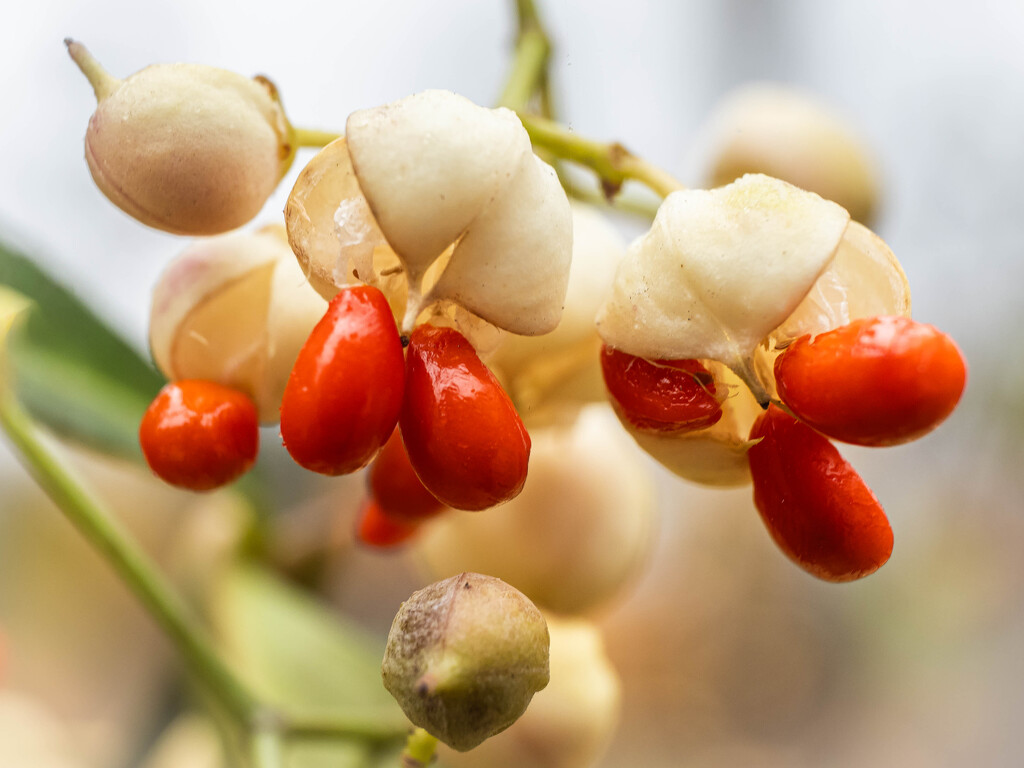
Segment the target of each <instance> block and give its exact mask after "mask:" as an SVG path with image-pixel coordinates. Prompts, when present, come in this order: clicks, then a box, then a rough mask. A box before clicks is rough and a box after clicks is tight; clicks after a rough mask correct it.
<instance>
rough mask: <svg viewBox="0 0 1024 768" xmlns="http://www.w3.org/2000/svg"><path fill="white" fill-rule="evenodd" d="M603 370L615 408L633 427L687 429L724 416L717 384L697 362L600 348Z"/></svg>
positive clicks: (669, 429) (665, 430) (705, 424)
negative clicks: (643, 356)
mask: <svg viewBox="0 0 1024 768" xmlns="http://www.w3.org/2000/svg"><path fill="white" fill-rule="evenodd" d="M601 372H602V373H603V374H604V381H605V386H606V387H607V388H608V394H610V395H611V397H612V404H613V405H614V406H615V408H616V410H617V411H618V412H619V413H620V414H621V415H622V416H623V418H625V419H626V421H628V422H629V423H630V424H632V425H633V426H634V427H636V428H637V429H643V430H648V431H654V432H689V431H694V430H698V429H704V428H705V427H710V426H711V425H713V424H715V423H716V422H717V421H718V420H719V419H720V418H722V406H721V404H720V403H719V402H718V400H717V399H716V397H715V382H714V380H713V379H712V377H711V374H710V373H709V372H708V370H707V368H705V367H704V366H703V365H701V364H700V363H699V362H698V361H697V360H655V361H653V362H652V361H649V360H644V359H643V358H641V357H634V356H633V355H629V354H626V353H625V352H620V351H618V350H615V349H611V348H609V347H602V349H601Z"/></svg>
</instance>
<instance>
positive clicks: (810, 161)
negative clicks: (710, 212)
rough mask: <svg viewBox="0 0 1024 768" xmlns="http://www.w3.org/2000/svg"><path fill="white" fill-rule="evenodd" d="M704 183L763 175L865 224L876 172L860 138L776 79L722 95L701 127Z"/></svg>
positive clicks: (820, 106) (875, 195) (814, 101)
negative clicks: (705, 163)
mask: <svg viewBox="0 0 1024 768" xmlns="http://www.w3.org/2000/svg"><path fill="white" fill-rule="evenodd" d="M704 134H705V140H704V143H706V144H707V145H708V146H707V149H706V150H705V152H706V156H707V157H709V168H708V171H707V185H708V186H712V187H717V186H721V185H723V184H728V183H729V182H731V181H733V180H734V179H738V178H739V177H740V176H743V175H744V174H747V173H763V174H766V175H768V176H774V177H776V178H779V179H782V180H783V181H788V182H789V183H790V184H795V185H796V186H798V187H801V188H803V189H806V190H809V191H811V192H815V193H817V194H819V195H821V196H822V197H824V198H825V199H826V200H834V201H835V202H837V203H839V205H841V206H843V207H844V208H845V209H846V210H848V211H849V212H850V215H851V216H852V217H853V218H854V219H856V220H857V221H862V222H864V223H866V224H870V223H871V219H872V218H873V216H874V213H875V210H876V209H877V206H878V188H879V182H878V174H877V171H876V169H875V166H874V163H873V162H872V161H871V159H870V157H869V153H868V151H867V149H866V148H865V146H864V144H863V143H862V141H861V140H860V139H859V138H858V137H857V136H855V135H854V133H853V131H851V130H850V128H849V127H848V126H847V125H846V123H845V122H844V121H843V120H841V119H840V118H839V117H838V116H836V115H835V114H833V113H832V111H830V110H829V109H828V108H827V107H826V106H825V105H824V104H822V103H820V102H819V101H818V100H817V99H816V98H814V97H813V96H812V95H810V94H807V93H803V92H801V91H799V90H796V89H793V88H789V87H786V86H784V85H780V84H777V83H753V84H750V85H746V86H743V87H742V88H739V89H737V90H736V91H734V92H733V93H731V94H728V95H727V96H726V97H725V98H724V99H723V100H722V102H721V103H720V104H719V105H718V106H717V107H716V108H715V110H714V112H713V114H712V115H711V117H709V118H708V121H707V124H706V126H705V128H704Z"/></svg>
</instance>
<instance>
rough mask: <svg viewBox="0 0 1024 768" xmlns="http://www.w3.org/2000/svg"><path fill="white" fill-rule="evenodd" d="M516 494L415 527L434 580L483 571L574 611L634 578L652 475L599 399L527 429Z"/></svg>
mask: <svg viewBox="0 0 1024 768" xmlns="http://www.w3.org/2000/svg"><path fill="white" fill-rule="evenodd" d="M530 436H531V438H532V441H533V445H532V450H531V453H530V471H529V476H528V478H527V481H526V486H525V487H524V488H523V492H522V493H521V494H520V495H519V496H517V497H516V498H515V499H513V500H512V501H510V502H508V503H506V504H503V505H501V506H500V507H496V508H494V509H489V510H487V512H486V513H481V514H476V513H461V512H460V513H457V514H456V513H452V514H450V515H447V516H444V517H442V518H439V519H438V520H437V521H435V522H434V523H432V524H431V525H430V526H428V527H427V528H426V529H425V530H424V532H423V534H424V535H423V538H422V540H421V542H420V545H419V548H418V550H417V554H418V555H419V556H420V559H421V561H422V562H423V564H424V566H425V567H426V569H427V571H428V572H429V573H431V574H432V575H433V576H434V577H435V578H437V577H442V576H450V575H451V574H453V573H459V572H460V571H481V572H484V573H489V574H492V575H494V576H497V577H498V578H500V579H503V580H504V581H507V582H508V583H509V584H511V585H512V586H514V587H515V588H516V589H519V590H521V591H522V592H523V593H524V594H525V595H526V596H527V597H529V598H530V599H531V600H533V601H534V602H535V603H536V604H537V605H539V606H540V607H541V608H543V609H545V610H548V611H553V612H555V613H559V614H570V615H571V614H579V613H586V612H590V611H593V610H595V609H597V608H599V607H601V606H602V605H606V604H607V603H608V602H609V601H610V600H612V599H613V598H614V597H615V596H616V595H619V594H621V593H622V591H623V589H624V588H626V587H627V585H629V584H630V583H631V582H632V581H634V580H635V578H636V577H637V575H638V574H639V572H640V570H641V569H642V568H643V566H644V564H645V563H646V562H647V556H648V554H649V553H650V549H651V544H652V542H653V534H654V529H655V525H656V508H655V498H654V480H653V477H652V475H651V472H650V468H649V467H648V466H647V464H646V462H644V461H643V456H642V455H641V454H640V453H639V451H637V450H636V448H635V447H634V446H633V445H631V444H630V440H629V438H628V437H626V436H625V435H624V434H623V433H622V430H621V429H620V428H619V426H618V424H616V422H615V418H614V417H613V416H612V414H611V413H610V409H609V408H608V406H607V405H601V404H594V405H590V406H587V407H586V408H584V409H583V410H582V411H581V412H580V414H579V418H578V419H576V420H575V421H574V422H572V423H571V425H568V426H565V425H553V426H548V427H540V428H537V429H533V430H531V433H530Z"/></svg>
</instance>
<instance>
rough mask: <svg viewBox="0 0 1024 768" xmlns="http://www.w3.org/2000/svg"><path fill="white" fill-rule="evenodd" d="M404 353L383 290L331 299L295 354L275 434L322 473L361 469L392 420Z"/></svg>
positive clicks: (352, 290) (398, 403) (360, 289)
mask: <svg viewBox="0 0 1024 768" xmlns="http://www.w3.org/2000/svg"><path fill="white" fill-rule="evenodd" d="M404 376H405V358H404V357H403V354H402V341H401V339H400V338H399V336H398V329H397V328H396V327H395V320H394V317H393V316H392V315H391V310H390V308H389V307H388V303H387V301H386V300H385V298H384V295H383V294H382V293H381V292H380V291H379V290H378V289H376V288H373V287H372V286H367V285H359V286H351V287H348V288H345V290H343V291H341V292H340V293H338V295H337V296H335V297H334V299H332V300H331V303H330V305H329V306H328V309H327V314H326V315H324V317H323V319H322V320H321V321H320V322H319V323H318V324H317V326H316V327H315V328H314V329H313V332H312V333H311V334H310V336H309V339H307V341H306V343H305V345H304V346H303V347H302V350H301V351H300V352H299V356H298V359H297V360H296V362H295V367H294V368H293V369H292V374H291V377H290V378H289V379H288V385H287V387H286V388H285V391H284V398H283V399H282V401H281V437H282V439H283V440H284V445H285V448H287V449H288V452H289V453H290V454H291V456H292V458H293V459H295V461H296V462H298V463H299V464H300V465H302V466H303V467H305V468H306V469H309V470H312V471H314V472H320V473H322V474H325V475H343V474H348V473H349V472H355V471H356V470H357V469H360V468H362V467H365V466H366V465H367V464H369V463H370V462H371V461H372V460H373V458H374V457H375V456H376V455H377V453H378V452H379V451H380V449H381V447H382V446H383V445H384V443H385V442H386V441H387V439H388V437H390V436H391V433H392V432H393V431H394V429H395V424H396V423H397V422H398V414H399V410H400V409H401V407H402V393H403V382H404Z"/></svg>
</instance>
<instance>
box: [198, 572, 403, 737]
mask: <svg viewBox="0 0 1024 768" xmlns="http://www.w3.org/2000/svg"><path fill="white" fill-rule="evenodd" d="M212 614H213V622H214V625H215V627H216V628H217V630H218V634H219V637H220V639H221V641H222V642H223V644H224V647H225V651H226V658H228V659H229V660H230V661H231V663H232V664H233V665H235V667H236V668H237V670H238V673H239V674H240V675H241V676H242V678H243V679H244V680H246V681H247V682H248V683H249V685H250V686H251V687H252V688H253V690H254V691H255V692H256V693H257V694H258V695H259V696H261V697H262V698H264V699H265V700H266V701H268V702H269V703H271V704H273V705H276V706H277V707H279V708H280V709H281V710H282V711H283V712H285V713H287V714H289V715H291V716H293V717H300V718H307V719H316V720H325V719H337V720H355V721H358V722H368V721H369V722H373V723H374V724H376V725H378V726H381V727H385V728H392V727H393V728H394V729H395V730H396V731H398V732H401V731H402V730H403V729H404V728H406V727H407V725H408V722H407V721H406V719H405V716H404V715H403V714H402V711H401V709H399V707H398V705H397V704H396V703H395V701H394V699H392V698H391V695H390V694H389V693H388V692H387V691H386V690H384V686H383V684H382V683H381V677H380V664H381V659H382V658H383V655H384V643H383V638H382V639H380V640H379V641H378V640H376V639H371V638H370V637H369V636H368V635H367V634H366V632H365V631H364V630H363V629H362V628H361V627H359V626H358V625H356V624H354V623H352V622H349V621H346V620H345V619H344V618H343V617H341V616H338V615H336V614H334V613H332V612H330V611H329V610H327V609H326V608H325V607H324V606H322V605H321V604H319V603H317V602H316V601H315V600H313V599H311V598H310V597H309V596H307V595H306V594H304V593H302V592H300V591H298V590H297V589H294V588H292V587H291V586H289V585H287V584H285V583H284V582H282V581H280V580H279V579H277V578H276V577H274V576H272V575H270V574H269V573H267V572H265V571H261V570H258V569H257V568H255V567H245V566H240V567H238V568H236V569H234V570H232V571H230V572H229V573H227V574H226V575H225V576H224V578H223V580H222V581H221V583H220V584H219V585H218V588H217V590H216V591H215V594H214V596H213V603H212Z"/></svg>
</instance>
